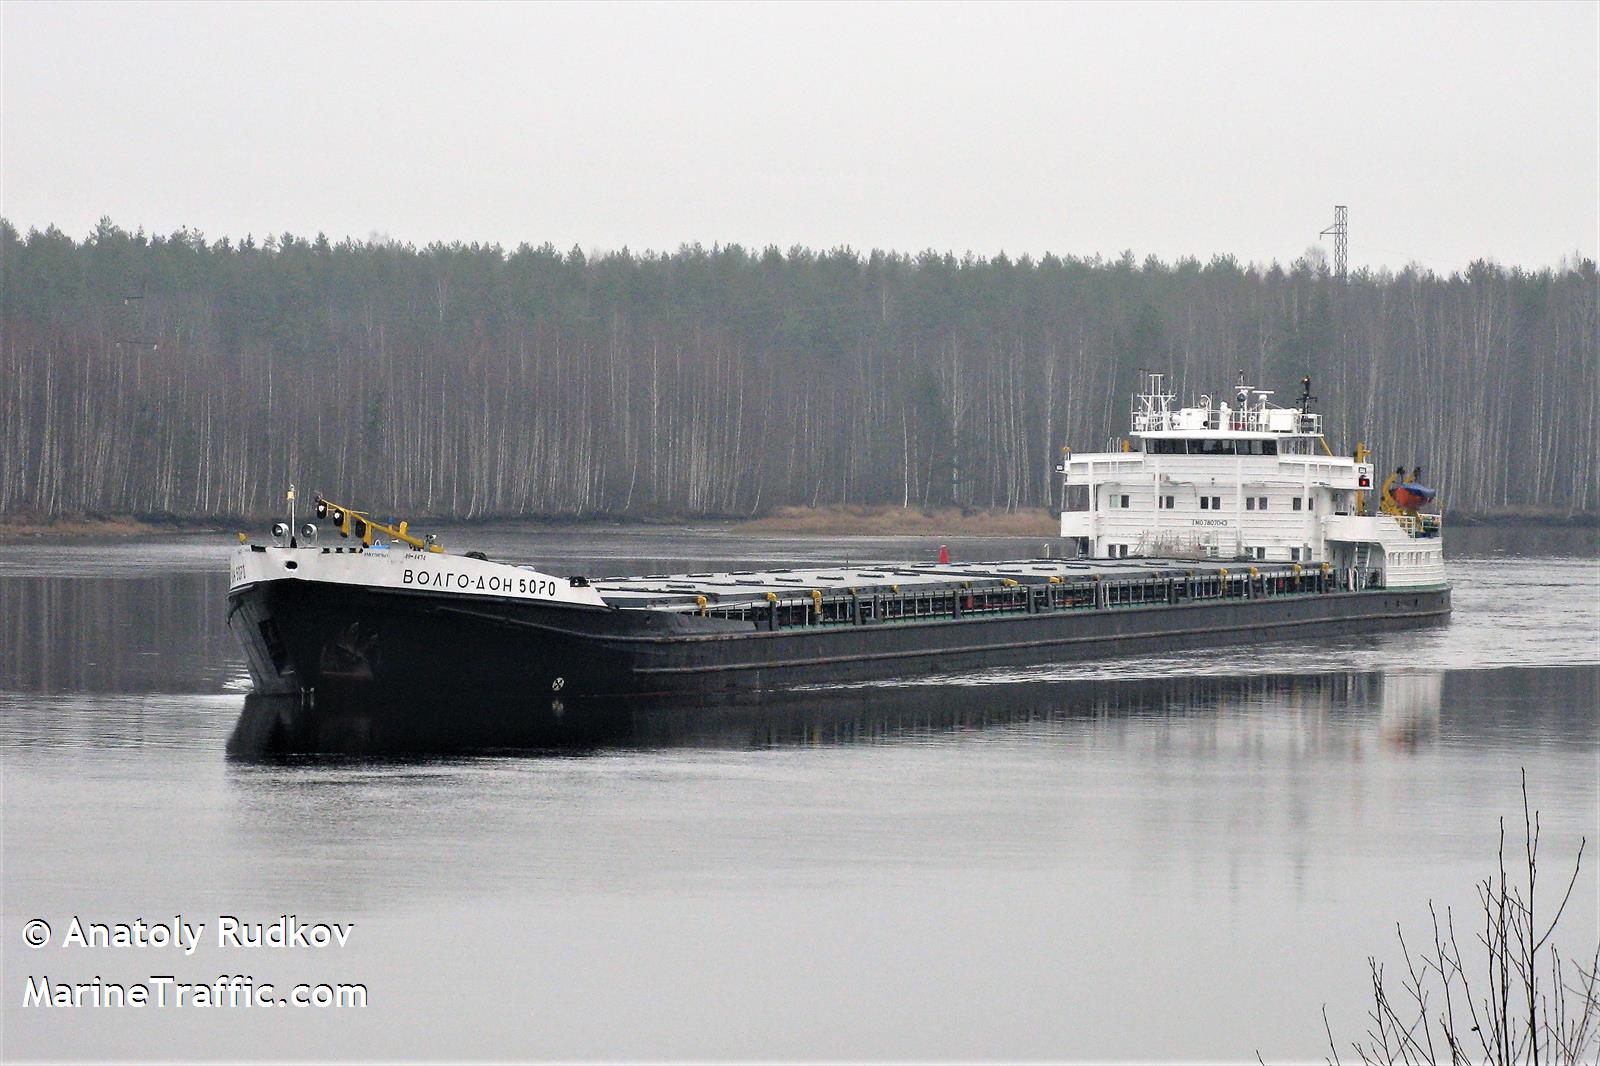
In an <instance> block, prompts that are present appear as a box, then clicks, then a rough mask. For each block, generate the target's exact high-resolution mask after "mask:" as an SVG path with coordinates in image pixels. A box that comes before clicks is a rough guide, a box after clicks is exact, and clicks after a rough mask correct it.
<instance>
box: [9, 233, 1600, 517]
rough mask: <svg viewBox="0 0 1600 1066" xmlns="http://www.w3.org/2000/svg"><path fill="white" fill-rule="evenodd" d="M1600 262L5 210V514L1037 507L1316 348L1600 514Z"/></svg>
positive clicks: (1446, 470)
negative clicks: (1263, 256) (1444, 265)
mask: <svg viewBox="0 0 1600 1066" xmlns="http://www.w3.org/2000/svg"><path fill="white" fill-rule="evenodd" d="M1597 295H1600V289H1597V277H1596V270H1595V265H1594V263H1593V262H1592V261H1589V260H1579V261H1575V262H1571V263H1566V264H1563V266H1562V267H1561V268H1560V269H1555V270H1550V269H1546V270H1539V271H1525V270H1521V269H1517V268H1507V267H1503V266H1499V265H1495V264H1492V263H1488V262H1477V263H1474V264H1472V265H1471V266H1470V267H1469V268H1468V269H1467V270H1466V271H1465V272H1464V273H1460V274H1451V275H1449V276H1441V275H1437V274H1434V273H1431V272H1428V271H1425V270H1418V269H1408V270H1405V271H1402V272H1400V273H1387V272H1385V273H1365V272H1361V273H1356V274H1353V275H1352V276H1350V278H1349V279H1348V280H1345V281H1341V280H1339V279H1337V278H1334V277H1332V276H1331V275H1330V274H1329V272H1328V271H1327V269H1326V267H1325V265H1324V264H1322V263H1321V262H1319V261H1318V260H1317V259H1316V258H1315V257H1311V258H1308V259H1301V260H1298V261H1296V262H1295V263H1294V264H1292V265H1290V266H1288V267H1280V266H1277V265H1272V266H1269V267H1257V266H1246V265H1241V264H1240V263H1238V262H1236V261H1235V260H1233V259H1231V258H1228V257H1225V256H1224V257H1218V258H1215V259H1213V260H1211V261H1210V262H1208V263H1201V262H1198V261H1195V260H1189V259H1185V260H1180V261H1178V262H1176V263H1164V262H1161V261H1158V260H1155V259H1146V260H1144V261H1142V262H1141V261H1138V260H1136V259H1135V258H1134V257H1133V256H1132V255H1131V254H1129V255H1124V256H1122V257H1121V258H1118V259H1112V260H1103V259H1099V258H1095V259H1090V260H1083V259H1075V258H1058V257H1055V256H1045V257H1043V258H1040V259H1030V258H1021V259H1011V258H1007V257H1005V256H997V257H994V258H974V257H967V258H957V257H954V256H951V255H946V254H937V253H932V252H929V253H924V254H921V255H901V254H890V253H883V252H873V253H872V254H870V255H862V254H859V253H856V252H853V251H850V250H834V251H826V252H816V251H811V250H807V249H802V248H796V249H791V250H789V251H779V250H777V249H770V248H769V249H766V250H763V251H751V250H746V249H744V248H740V247H737V246H728V247H719V248H714V249H704V248H700V247H686V248H682V249H680V250H679V251H677V252H674V253H671V254H650V255H636V254H632V253H629V252H628V251H620V252H613V253H607V254H604V255H595V256H586V255H585V254H583V253H582V252H581V251H579V250H577V249H573V250H572V251H569V252H561V251H559V250H557V249H555V248H552V247H550V246H548V245H545V246H542V247H531V246H526V245H524V246H522V247H520V248H517V249H516V250H514V251H510V252H507V251H505V250H503V249H502V248H500V247H498V246H483V245H461V244H451V245H443V244H433V245H428V246H427V247H423V248H416V247H413V246H410V245H404V244H396V243H393V242H387V241H370V242H352V241H345V242H343V243H333V242H330V241H328V240H327V239H326V238H324V237H321V236H319V237H317V238H315V239H311V240H308V239H304V238H300V237H295V236H291V235H287V234H285V235H283V236H278V237H271V238H267V239H266V240H263V241H261V242H256V241H253V240H249V239H246V240H244V241H242V242H236V241H230V240H226V239H224V240H217V241H207V240H206V239H205V238H204V237H203V236H202V235H201V234H199V233H194V232H190V231H180V232H178V233H174V234H172V235H170V236H147V235H144V234H142V233H129V232H127V231H124V230H122V229H120V228H119V227H117V226H115V225H114V224H112V223H111V222H110V221H109V220H103V221H102V222H101V224H100V225H99V226H98V227H97V228H96V229H95V231H94V232H93V233H92V234H90V235H89V236H88V237H86V238H85V239H83V240H75V239H73V238H71V237H69V236H68V235H65V234H63V233H61V232H60V231H58V230H56V229H54V228H52V229H48V230H45V231H30V232H29V233H27V234H26V235H24V234H21V233H19V232H18V231H17V230H16V229H15V228H14V227H13V226H11V225H10V224H9V223H5V222H4V221H0V316H3V328H4V338H3V362H0V417H3V425H4V448H3V451H0V514H31V515H39V516H65V515H80V514H92V513H102V514H105V513H116V514H145V515H148V514H176V515H182V516H205V517H221V516H242V515H260V514H267V513H272V512H275V511H276V510H277V508H278V506H279V501H281V499H282V493H283V489H284V487H285V486H286V485H287V484H288V483H289V482H290V481H291V480H293V481H295V482H297V483H298V484H299V485H300V487H301V488H302V490H309V489H313V488H316V489H321V490H322V491H325V492H327V493H328V494H329V495H330V496H334V497H335V498H341V499H345V500H348V501H351V502H358V503H359V504H362V505H366V506H370V507H372V508H373V509H375V510H377V511H380V512H384V513H402V514H409V515H414V516H419V517H420V516H452V517H460V518H472V517H482V516H491V515H598V514H611V515H626V514H633V515H668V514H670V515H744V514H753V513H757V512H760V511H762V510H765V509H768V508H771V507H775V506H778V505H784V504H834V503H846V504H864V503H887V504H897V505H898V504H905V505H909V506H918V507H936V506H951V505H956V506H962V507H983V508H1006V509H1014V508H1024V507H1036V506H1044V505H1048V504H1050V503H1051V502H1052V501H1053V500H1054V499H1055V498H1056V496H1057V491H1058V490H1057V480H1056V477H1055V475H1054V474H1053V466H1054V464H1055V462H1057V461H1058V457H1059V452H1060V449H1061V447H1062V446H1063V445H1070V446H1072V447H1073V448H1075V449H1077V450H1080V451H1081V450H1092V449H1098V448H1102V447H1105V446H1106V444H1107V441H1108V439H1109V438H1111V437H1113V436H1115V435H1117V434H1120V433H1123V432H1125V430H1126V428H1127V421H1128V406H1129V396H1130V393H1131V392H1132V390H1133V387H1134V385H1135V383H1136V378H1137V372H1138V370H1139V369H1140V368H1151V369H1158V370H1164V371H1167V372H1169V373H1171V374H1172V375H1174V379H1175V382H1176V385H1177V389H1178V391H1179V393H1180V395H1181V396H1189V395H1191V394H1193V393H1198V392H1211V393H1216V392H1217V391H1218V390H1222V389H1226V388H1228V387H1230V386H1231V385H1232V383H1233V382H1234V380H1235V377H1236V373H1237V371H1239V370H1241V369H1242V370H1243V371H1244V372H1245V374H1246V376H1247V377H1248V378H1249V379H1250V380H1251V382H1252V383H1254V384H1256V385H1258V386H1259V387H1262V388H1272V389H1277V390H1279V398H1280V399H1283V400H1287V399H1290V398H1292V396H1293V395H1294V394H1295V393H1296V392H1297V391H1298V386H1299V379H1300V378H1301V376H1302V375H1305V374H1309V375H1310V376H1311V378H1312V381H1313V390H1314V391H1315V393H1316V394H1317V396H1318V397H1319V400H1318V405H1317V406H1318V408H1319V409H1320V410H1322V411H1323V412H1324V413H1325V415H1326V418H1327V425H1328V427H1329V430H1330V436H1331V440H1332V443H1333V445H1334V446H1335V448H1337V449H1340V450H1346V451H1348V450H1349V449H1350V448H1351V447H1353V445H1354V444H1355V442H1356V441H1357V440H1358V439H1362V440H1365V441H1366V442H1367V443H1368V444H1369V445H1370V446H1371V447H1373V448H1374V449H1375V450H1376V453H1377V460H1376V461H1377V462H1378V463H1379V464H1380V465H1381V466H1387V465H1390V464H1392V465H1400V464H1404V465H1406V466H1407V467H1408V468H1409V467H1411V466H1413V465H1421V466H1422V467H1423V468H1424V474H1425V477H1426V479H1427V480H1428V481H1430V482H1432V483H1434V484H1435V485H1436V486H1437V487H1438V488H1439V489H1440V490H1441V495H1442V498H1443V499H1444V501H1445V502H1446V504H1447V505H1448V507H1450V508H1451V509H1453V510H1456V511H1467V512H1475V513H1480V514H1483V513H1492V512H1498V511H1515V510H1537V511H1540V512H1547V513H1552V512H1553V513H1576V512H1593V511H1595V510H1596V509H1597V494H1596V493H1597V489H1596V481H1595V471H1596V459H1597V440H1596V434H1597V432H1600V373H1597V371H1600V367H1597V365H1596V364H1597V355H1596V350H1597V332H1600V328H1597Z"/></svg>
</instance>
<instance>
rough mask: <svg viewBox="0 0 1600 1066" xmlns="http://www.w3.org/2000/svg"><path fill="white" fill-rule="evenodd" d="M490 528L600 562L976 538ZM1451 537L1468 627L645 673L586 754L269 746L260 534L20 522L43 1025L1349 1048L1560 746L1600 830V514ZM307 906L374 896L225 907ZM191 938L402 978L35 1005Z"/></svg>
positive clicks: (775, 1053) (15, 612)
mask: <svg viewBox="0 0 1600 1066" xmlns="http://www.w3.org/2000/svg"><path fill="white" fill-rule="evenodd" d="M447 543H451V544H453V545H457V546H460V547H476V548H483V549H485V550H487V551H488V552H489V553H490V554H491V556H492V557H511V558H515V559H516V560H517V561H526V562H532V563H535V564H541V563H542V564H544V565H545V566H546V567H548V568H550V569H552V570H553V571H554V572H556V573H563V574H565V573H580V572H587V573H591V574H595V575H601V574H616V573H628V572H659V571H661V570H668V569H693V570H705V569H709V568H712V567H715V566H721V565H729V566H732V565H749V566H756V565H762V564H767V563H781V562H787V561H793V560H796V559H805V560H815V561H819V562H821V561H841V560H843V559H846V558H848V559H850V560H852V561H857V562H860V561H868V560H873V559H885V558H896V557H898V558H932V557H933V555H934V553H935V551H936V550H937V543H938V542H937V541H936V540H931V539H926V538H923V539H914V540H891V539H886V538H811V537H805V538H802V537H762V538H749V537H741V536H739V535H736V534H733V533H729V532H726V531H718V530H700V529H695V530H661V529H652V530H634V529H583V530H578V531H568V532H551V531H532V532H528V531H521V532H519V531H514V530H500V531H493V532H484V531H481V530H474V531H470V532H460V533H459V534H458V535H455V536H452V537H449V538H448V539H447ZM1451 545H1452V562H1451V565H1452V569H1453V580H1454V581H1455V583H1456V590H1457V591H1456V598H1455V606H1456V613H1455V616H1454V619H1453V620H1452V622H1451V623H1450V624H1449V625H1448V626H1444V627H1440V628H1433V629H1427V630H1419V631H1413V632H1409V633H1401V634H1388V635H1381V636H1374V637H1371V638H1368V639H1353V640H1337V641H1325V642H1309V641H1303V642H1296V643H1284V644H1268V645H1250V646H1234V647H1223V648H1219V649H1216V650H1212V651H1205V652H1185V653H1182V654H1174V655H1171V656H1165V657H1164V656H1142V657H1139V658H1136V659H1123V660H1116V661H1107V662H1102V663H1089V664H1084V663H1078V664H1072V665H1071V666H1068V667H1049V666H1045V667H1039V668H1033V669H1028V670H1015V669H1012V670H1007V671H1004V672H991V673H980V674H967V675H953V676H947V677H940V678H935V679H933V680H931V681H930V680H928V679H921V680H919V681H918V682H917V683H916V684H914V685H909V686H908V685H868V686H858V687H852V688H840V689H825V688H823V689H817V690H813V691H808V692H804V693H800V694H796V695H794V696H792V697H790V698H785V699H782V700H778V701H773V702H772V703H771V704H769V705H763V706H761V707H760V708H744V709H739V710H729V709H723V710H719V711H717V712H715V713H711V714H703V715H696V714H692V713H684V712H683V711H681V710H675V711H672V712H670V713H660V714H652V713H651V712H650V711H649V709H648V708H641V709H640V712H639V713H638V714H637V715H636V716H635V719H634V725H633V727H632V729H631V731H630V732H629V734H628V735H626V736H619V737H618V739H617V743H616V744H615V745H610V746H605V747H602V748H600V749H598V750H590V751H585V752H581V753H573V754H567V755H549V754H509V755H508V754H500V755H493V756H478V757H466V758H450V759H434V760H406V761H382V760H365V761H329V760H305V761H295V762H279V763H268V764H250V763H241V762H229V761H228V760H226V759H225V758H224V757H223V745H224V743H225V741H226V739H227V736H228V734H229V731H230V729H231V728H232V725H233V722H234V720H235V718H236V717H237V716H238V714H239V711H240V707H241V704H242V702H243V693H244V692H245V690H246V689H247V687H248V685H247V681H246V679H245V674H244V669H243V663H242V660H241V657H240V655H239V654H238V652H237V650H236V649H235V648H234V646H233V644H232V641H231V638H230V637H229V635H228V633H227V631H226V628H225V626H224V624H223V621H222V617H223V612H222V601H223V596H224V593H225V591H226V574H225V558H226V554H227V552H228V550H229V547H230V545H229V544H228V543H227V542H226V541H225V540H223V539H222V538H217V539H211V538H193V537H187V538H175V539H168V540H154V541H146V542H140V543H117V544H69V545H11V546H7V547H4V548H3V549H0V754H3V760H4V827H3V828H4V838H3V844H4V882H3V888H4V908H3V910H4V929H3V960H4V979H3V990H0V994H3V996H4V1033H3V1041H4V1046H3V1051H4V1058H5V1059H7V1060H8V1061H15V1060H19V1059H35V1058H46V1059H79V1060H101V1061H103V1060H107V1059H116V1058H137V1059H145V1060H151V1059H155V1060H171V1059H184V1058H190V1059H301V1060H307V1061H320V1060H326V1059H329V1058H331V1057H335V1056H357V1057H361V1058H381V1059H458V1058H462V1057H474V1056H481V1057H493V1058H499V1059H506V1058H559V1059H619V1058H628V1059H636V1058H652V1059H655V1058H671V1059H683V1058H713V1059H749V1058H762V1059H772V1058H784V1059H789V1058H803V1059H818V1058H821V1059H858V1058H895V1059H929V1058H961V1059H971V1058H1012V1059H1015V1058H1027V1059H1062V1058H1066V1059H1089V1058H1092V1059H1108V1058H1109V1059H1195V1058H1206V1059H1228V1060H1252V1061H1253V1060H1254V1057H1255V1055H1256V1053H1257V1052H1258V1051H1259V1052H1260V1053H1261V1054H1262V1055H1263V1056H1264V1057H1265V1058H1266V1059H1267V1061H1274V1060H1283V1059H1306V1058H1317V1059H1320V1058H1321V1056H1322V1055H1323V1054H1324V1053H1325V1037H1324V1035H1323V1031H1322V1017H1321V1011H1322V1008H1323V1006H1324V1005H1326V1006H1327V1009H1328V1013H1329V1017H1330V1018H1331V1020H1332V1023H1333V1025H1334V1028H1335V1030H1336V1032H1339V1033H1340V1034H1341V1035H1343V1036H1347V1037H1350V1038H1354V1037H1356V1036H1359V1035H1360V1034H1361V1032H1362V1030H1363V1029H1364V1027H1365V1024H1364V1023H1365V1019H1364V1011H1365V1006H1366V1004H1365V998H1364V995H1365V993H1366V991H1367V973H1366V958H1367V956H1369V955H1377V956H1378V957H1380V958H1385V959H1390V960H1394V959H1396V957H1397V949H1396V945H1395V940H1394V926H1395V923H1396V922H1402V923H1405V925H1406V926H1407V927H1414V928H1415V929H1416V930H1417V932H1418V933H1419V934H1420V932H1421V930H1422V927H1423V923H1424V922H1425V921H1426V919H1427V913H1428V912H1427V904H1428V901H1429V900H1430V899H1433V900H1436V901H1438V902H1439V903H1440V904H1441V905H1443V904H1452V905H1454V906H1456V907H1458V908H1469V909H1470V906H1471V902H1472V899H1473V895H1472V884H1473V881H1474V879H1475V878H1477V877H1479V876H1482V875H1484V874H1486V873H1488V872H1489V870H1490V868H1491V866H1492V864H1493V862H1494V848H1495V842H1496V836H1497V819H1498V818H1499V817H1500V816H1501V815H1505V816H1507V817H1508V819H1509V818H1510V817H1511V816H1520V807H1519V804H1520V798H1519V792H1518V772H1519V769H1521V768H1526V769H1527V772H1528V778H1529V782H1530V788H1531V793H1532V798H1533V801H1534V804H1535V805H1536V806H1538V807H1539V808H1540V809H1541V810H1542V812H1543V820H1544V828H1545V839H1544V845H1543V846H1544V848H1545V849H1546V851H1545V855H1546V857H1547V858H1546V861H1547V863H1548V864H1549V866H1547V867H1546V870H1547V871H1548V870H1550V869H1553V868H1555V867H1559V866H1561V865H1562V864H1563V863H1566V862H1569V861H1570V858H1571V856H1572V855H1573V853H1574V852H1575V851H1576V848H1577V842H1578V839H1579V837H1581V836H1585V835H1587V837H1588V838H1589V840H1590V843H1591V854H1592V849H1593V845H1594V842H1595V841H1596V839H1597V838H1600V827H1597V824H1596V823H1597V784H1596V782H1597V769H1600V765H1597V758H1600V731H1597V704H1600V638H1597V633H1600V572H1597V566H1596V560H1595V552H1594V547H1595V536H1594V534H1593V532H1592V531H1570V530H1568V531H1542V530H1495V531H1484V530H1465V531H1457V532H1456V533H1455V534H1454V535H1453V537H1452V541H1451ZM952 548H953V549H954V550H955V552H956V554H957V557H958V558H969V559H971V558H1001V557H1015V556H1017V555H1034V554H1037V553H1039V552H1040V551H1041V548H1042V545H1041V543H1040V542H1039V541H1036V540H1023V541H1018V540H1002V539H992V540H971V541H960V540H958V541H955V542H952ZM1558 860H1559V861H1558ZM1594 869H1595V867H1594V865H1592V864H1587V868H1586V870H1585V871H1584V874H1583V876H1581V877H1580V878H1579V882H1578V888H1577V898H1576V899H1575V900H1574V902H1573V904H1572V906H1571V908H1570V909H1569V912H1568V915H1567V918H1566V920H1565V922H1564V925H1563V929H1564V932H1563V933H1562V934H1561V935H1560V936H1559V937H1558V939H1560V940H1561V941H1562V942H1563V943H1566V944H1567V945H1568V946H1569V947H1570V948H1572V949H1573V953H1574V954H1582V953H1583V949H1584V945H1588V948H1587V950H1589V951H1592V950H1593V945H1594V942H1595V937H1596V936H1597V935H1600V934H1597V917H1596V908H1597V903H1600V901H1597V894H1596V878H1595V876H1594ZM1546 876H1547V877H1548V879H1549V880H1550V881H1554V880H1556V875H1555V874H1553V873H1547V875H1546ZM1563 880H1564V877H1563ZM283 915H294V916H295V917H296V920H297V921H298V922H300V923H302V924H304V923H316V922H328V923H345V924H348V923H354V928H353V929H352V930H350V933H349V940H348V942H347V943H346V944H345V946H343V947H339V946H334V945H330V946H327V947H293V948H281V947H272V946H264V947H234V946H218V945H217V943H216V938H217V926H218V922H219V919H221V918H223V917H224V916H231V917H236V918H238V919H240V920H241V921H243V922H247V923H254V922H265V923H271V922H273V921H275V920H276V919H278V918H279V917H280V916H283ZM180 916H181V919H182V920H183V921H185V922H189V923H200V922H204V923H205V925H206V928H205V930H204V932H203V934H202V937H201V943H200V946H199V947H198V948H197V949H196V950H195V952H194V953H193V954H192V955H188V954H185V953H184V951H183V950H182V949H181V948H176V947H171V946H144V947H86V946H82V945H74V944H66V943H64V940H65V939H66V937H67V934H68V930H69V929H70V927H71V924H72V921H73V919H74V917H77V918H78V919H80V920H81V921H82V922H86V923H87V922H102V923H115V922H125V923H126V922H133V921H134V920H135V919H143V920H145V921H148V922H166V923H169V924H170V923H171V922H172V921H173V920H174V919H175V918H178V917H180ZM33 919H43V920H44V921H46V922H48V923H49V924H50V926H51V927H52V930H53V933H52V939H51V942H50V944H49V945H48V946H46V947H43V948H39V949H33V948H30V947H29V946H28V945H27V943H26V941H25V939H24V936H25V925H26V923H28V922H29V921H31V920H33ZM169 975H170V976H172V977H173V978H174V979H175V980H176V981H182V982H200V981H207V982H214V981H215V980H216V979H217V978H218V977H219V976H222V975H248V976H249V977H250V978H251V979H252V980H253V981H254V982H255V983H256V984H257V985H260V984H262V983H264V982H273V983H274V984H275V986H276V987H277V988H278V989H279V990H283V991H286V990H288V989H290V988H292V987H293V986H294V985H296V984H298V983H300V982H306V983H310V984H315V983H320V982H329V983H345V982H349V983H361V984H364V985H365V986H366V988H367V996H368V1004H367V1006H366V1007H365V1008H360V1009H357V1008H350V1009H334V1008H329V1009H316V1008H303V1009H302V1008H294V1007H290V1008H284V1009H273V1008H270V1007H249V1008H245V1007H239V1008H233V1009H228V1008H190V1007H185V1008H181V1009H179V1008H169V1009H164V1010H156V1009H152V1008H145V1009H129V1008H122V1009H118V1008H98V1009H97V1008H93V1007H79V1008H57V1007H42V1006H24V1005H23V1003H24V993H25V990H26V987H27V985H28V982H29V980H30V979H33V978H45V977H48V978H49V979H51V980H56V981H71V982H74V983H87V982H91V981H92V980H93V979H95V978H97V977H98V978H100V979H101V981H102V983H107V982H121V983H129V982H135V981H149V980H150V979H151V978H152V977H160V976H169ZM1347 1057H1348V1056H1347Z"/></svg>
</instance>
